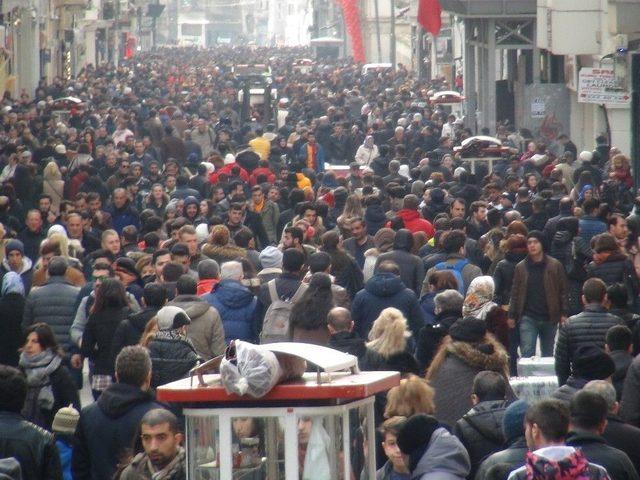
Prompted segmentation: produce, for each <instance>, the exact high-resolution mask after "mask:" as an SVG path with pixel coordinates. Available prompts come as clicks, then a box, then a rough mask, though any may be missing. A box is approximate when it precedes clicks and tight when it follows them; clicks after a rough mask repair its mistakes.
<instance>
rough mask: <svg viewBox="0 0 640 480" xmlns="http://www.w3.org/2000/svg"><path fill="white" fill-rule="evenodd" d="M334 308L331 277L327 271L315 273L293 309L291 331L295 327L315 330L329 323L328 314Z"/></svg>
mask: <svg viewBox="0 0 640 480" xmlns="http://www.w3.org/2000/svg"><path fill="white" fill-rule="evenodd" d="M332 308H333V293H332V292H331V277H330V276H329V275H327V274H326V273H314V274H313V275H312V276H311V280H310V282H309V287H308V288H307V290H306V292H304V294H303V295H302V298H300V300H299V301H298V302H296V303H295V304H294V305H293V307H292V309H291V318H290V321H289V328H290V333H293V328H294V327H299V328H302V329H304V330H315V329H316V328H320V327H322V326H323V325H324V326H326V325H327V315H328V313H329V310H331V309H332Z"/></svg>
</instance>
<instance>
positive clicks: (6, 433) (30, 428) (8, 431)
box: [0, 412, 62, 480]
mask: <svg viewBox="0 0 640 480" xmlns="http://www.w3.org/2000/svg"><path fill="white" fill-rule="evenodd" d="M0 432H2V434H1V435H0V458H7V457H15V459H16V460H18V462H19V463H20V467H21V469H22V479H23V480H60V479H62V466H61V465H60V455H59V454H58V449H57V448H56V440H55V438H54V436H53V435H52V434H51V433H49V432H47V431H46V430H44V429H42V428H40V427H37V426H36V425H34V424H33V423H30V422H27V421H26V420H25V419H24V418H23V417H22V416H21V415H19V414H17V413H10V412H0Z"/></svg>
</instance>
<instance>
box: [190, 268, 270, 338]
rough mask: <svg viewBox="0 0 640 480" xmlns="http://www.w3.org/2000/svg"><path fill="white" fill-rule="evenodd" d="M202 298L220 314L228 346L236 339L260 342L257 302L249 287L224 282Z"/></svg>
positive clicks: (233, 281)
mask: <svg viewBox="0 0 640 480" xmlns="http://www.w3.org/2000/svg"><path fill="white" fill-rule="evenodd" d="M202 298H203V299H204V300H206V301H207V302H209V304H211V305H212V306H213V307H214V308H215V309H216V310H217V311H218V313H219V314H220V318H221V319H222V325H223V327H224V333H225V342H226V343H227V344H228V343H229V342H230V341H231V340H236V339H237V340H244V341H247V342H252V343H256V342H257V341H258V315H257V308H256V307H257V300H256V297H254V296H253V294H252V293H251V291H250V290H249V289H248V288H247V287H245V286H244V285H242V284H241V283H240V282H237V281H235V280H228V279H227V280H222V281H221V282H220V283H218V285H216V288H215V290H214V291H213V292H211V293H208V294H207V295H203V296H202Z"/></svg>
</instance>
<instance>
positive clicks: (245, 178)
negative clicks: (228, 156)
mask: <svg viewBox="0 0 640 480" xmlns="http://www.w3.org/2000/svg"><path fill="white" fill-rule="evenodd" d="M236 165H238V164H237V163H230V164H229V165H225V166H224V167H222V168H221V169H220V170H217V171H215V172H213V173H212V174H211V175H209V181H210V182H211V183H218V175H220V174H221V173H226V174H227V175H228V176H231V169H233V167H235V166H236ZM238 167H239V168H240V178H241V179H242V180H243V181H245V182H248V181H249V174H248V173H247V171H246V170H245V169H244V168H242V167H240V165H238Z"/></svg>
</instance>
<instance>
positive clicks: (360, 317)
mask: <svg viewBox="0 0 640 480" xmlns="http://www.w3.org/2000/svg"><path fill="white" fill-rule="evenodd" d="M387 307H394V308H397V309H398V310H400V311H401V312H402V314H403V315H404V316H405V318H406V319H407V323H408V326H409V329H410V330H411V332H412V333H413V335H414V336H417V335H418V332H419V331H420V329H421V328H422V327H424V325H425V320H424V312H423V311H422V309H421V308H420V303H419V302H418V297H417V296H416V294H415V293H414V292H413V290H411V289H409V288H407V287H406V286H405V285H404V283H402V280H400V277H398V276H397V275H394V274H393V273H376V274H375V275H374V276H373V277H371V278H370V279H369V280H368V281H367V283H366V284H365V286H364V288H363V289H362V290H360V291H359V292H358V293H357V294H356V296H355V298H354V299H353V303H352V304H351V315H352V317H353V321H354V323H355V329H356V332H358V335H360V337H361V338H368V336H369V330H370V329H371V325H373V322H374V321H375V319H376V318H378V315H380V312H382V310H384V309H385V308H387Z"/></svg>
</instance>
